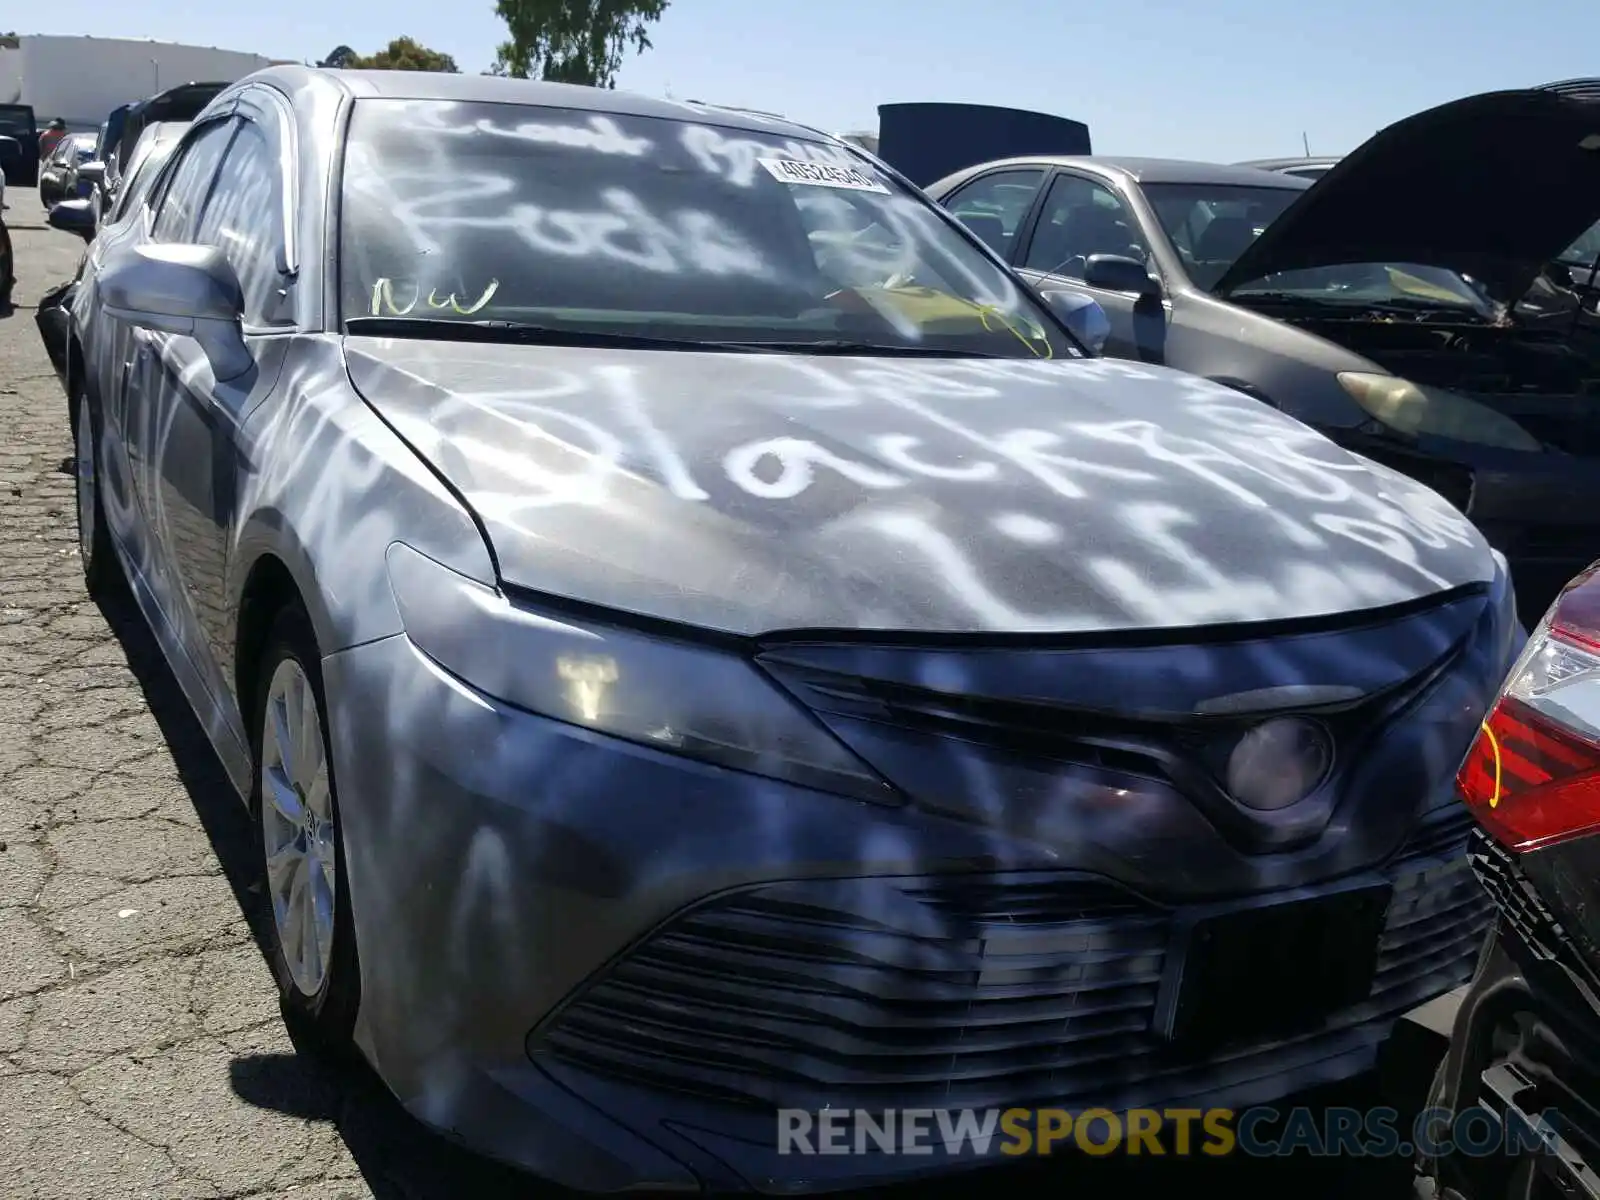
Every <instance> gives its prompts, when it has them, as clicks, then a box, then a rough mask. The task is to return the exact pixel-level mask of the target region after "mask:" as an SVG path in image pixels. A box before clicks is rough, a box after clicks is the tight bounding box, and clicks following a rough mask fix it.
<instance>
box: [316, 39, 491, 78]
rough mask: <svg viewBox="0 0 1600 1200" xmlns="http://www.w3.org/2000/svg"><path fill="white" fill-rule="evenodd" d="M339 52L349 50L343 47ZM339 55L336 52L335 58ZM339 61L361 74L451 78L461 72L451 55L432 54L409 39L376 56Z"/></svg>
mask: <svg viewBox="0 0 1600 1200" xmlns="http://www.w3.org/2000/svg"><path fill="white" fill-rule="evenodd" d="M340 49H341V50H343V49H346V47H342V46H341V47H340ZM337 54H338V52H337V51H335V55H337ZM330 57H332V56H330ZM339 57H341V58H343V61H342V62H340V63H339V64H337V65H340V66H347V67H352V68H354V69H356V70H359V71H443V72H445V73H446V74H450V75H458V74H460V73H461V68H460V67H458V66H456V60H455V59H453V58H451V57H450V56H449V55H448V54H443V53H441V52H440V51H438V50H430V49H428V47H426V46H424V45H422V44H421V43H420V42H418V41H417V40H416V39H415V38H408V37H397V38H395V39H394V41H392V42H390V43H389V44H388V45H387V46H385V47H384V48H383V49H382V50H379V51H378V52H377V53H376V54H352V55H349V56H348V57H345V56H342V55H341V56H339ZM329 65H330V66H331V65H334V64H332V63H330V64H329Z"/></svg>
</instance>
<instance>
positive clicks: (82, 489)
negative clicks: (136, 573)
mask: <svg viewBox="0 0 1600 1200" xmlns="http://www.w3.org/2000/svg"><path fill="white" fill-rule="evenodd" d="M74 412H75V413H76V416H75V417H74V426H75V428H74V430H73V442H74V454H73V472H72V474H73V491H74V493H75V495H76V497H77V502H78V557H79V560H80V561H81V562H82V564H83V583H84V586H85V587H86V588H88V590H89V594H90V595H91V596H98V595H100V594H102V593H104V592H106V591H108V590H109V589H110V588H111V587H113V586H114V585H115V583H116V580H117V574H118V571H119V569H120V568H119V567H118V565H117V559H116V551H115V550H114V549H112V546H111V531H110V530H109V529H107V528H106V510H105V505H104V504H103V503H102V502H101V500H100V462H99V458H100V426H99V420H98V418H96V417H95V415H94V406H93V405H92V404H90V403H89V393H88V392H87V391H85V390H84V389H82V388H81V387H80V389H79V391H78V399H77V401H76V403H75V405H74Z"/></svg>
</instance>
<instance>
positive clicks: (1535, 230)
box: [1213, 88, 1600, 304]
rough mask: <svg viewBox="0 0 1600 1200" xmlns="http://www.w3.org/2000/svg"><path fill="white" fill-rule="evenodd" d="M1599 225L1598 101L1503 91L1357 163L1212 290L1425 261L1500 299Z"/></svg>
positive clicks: (1445, 112)
mask: <svg viewBox="0 0 1600 1200" xmlns="http://www.w3.org/2000/svg"><path fill="white" fill-rule="evenodd" d="M1596 220H1600V103H1595V102H1593V101H1590V100H1586V99H1580V98H1578V97H1577V96H1574V95H1572V94H1569V93H1566V92H1563V91H1560V90H1551V89H1542V88H1536V89H1528V90H1522V91H1508V92H1491V93H1488V94H1485V95H1481V96H1469V97H1468V98H1466V99H1465V100H1456V101H1454V102H1452V103H1450V104H1445V105H1441V106H1440V107H1438V108H1433V109H1429V110H1428V111H1427V112H1423V113H1418V114H1417V115H1416V116H1413V117H1408V118H1407V119H1406V120H1404V121H1400V122H1398V123H1397V124H1394V125H1391V126H1389V127H1388V128H1387V129H1384V130H1383V131H1381V132H1380V133H1378V134H1377V135H1375V136H1374V137H1373V138H1371V139H1370V140H1369V141H1367V142H1366V143H1365V144H1364V145H1362V146H1360V147H1359V148H1357V149H1356V150H1355V151H1353V152H1352V153H1350V154H1348V155H1346V156H1345V157H1344V158H1343V159H1342V160H1341V161H1340V162H1339V163H1338V165H1336V166H1335V167H1334V168H1333V169H1332V170H1331V171H1329V172H1328V173H1327V174H1326V175H1324V176H1323V177H1322V178H1321V179H1319V180H1318V181H1317V183H1316V186H1315V187H1313V188H1310V189H1308V190H1307V191H1306V192H1305V193H1303V194H1302V195H1301V197H1300V198H1299V199H1298V200H1296V201H1295V202H1294V203H1293V204H1292V205H1290V206H1289V208H1288V209H1286V210H1285V211H1284V213H1283V214H1282V215H1281V216H1280V217H1279V218H1278V219H1277V220H1276V221H1274V222H1272V224H1271V225H1269V226H1268V227H1267V228H1266V230H1264V231H1263V232H1262V234H1261V236H1260V237H1258V238H1257V239H1256V240H1255V242H1254V243H1253V244H1252V245H1251V246H1250V247H1249V249H1247V250H1246V251H1245V252H1244V254H1242V255H1241V256H1240V257H1239V259H1238V261H1237V262H1235V263H1234V264H1233V266H1232V267H1231V268H1229V270H1228V271H1227V273H1226V274H1224V275H1223V277H1222V279H1221V280H1219V281H1218V283H1217V284H1216V286H1215V287H1214V288H1213V291H1215V292H1216V294H1217V295H1222V296H1225V295H1227V294H1228V293H1229V292H1230V291H1231V290H1232V289H1234V288H1236V287H1239V286H1241V285H1243V284H1246V283H1250V282H1253V281H1255V280H1259V279H1261V278H1262V277H1263V276H1266V275H1270V274H1273V273H1275V272H1278V271H1292V270H1301V269H1304V268H1308V267H1324V266H1335V265H1339V264H1344V263H1359V262H1368V263H1370V262H1390V263H1396V262H1398V263H1416V264H1419V265H1422V266H1432V267H1443V268H1447V269H1449V270H1454V271H1458V272H1460V273H1461V274H1464V275H1470V276H1472V277H1473V278H1474V279H1476V280H1477V281H1478V282H1479V283H1480V284H1482V285H1483V287H1484V288H1485V290H1486V291H1488V292H1489V294H1490V295H1491V296H1493V297H1494V298H1495V299H1496V300H1498V301H1500V302H1501V303H1502V304H1513V303H1515V302H1516V301H1517V300H1518V299H1520V298H1521V297H1522V295H1523V293H1524V292H1526V291H1527V290H1528V287H1529V286H1530V285H1531V284H1532V283H1533V280H1534V278H1535V277H1536V276H1537V275H1538V274H1539V272H1540V271H1541V270H1542V269H1543V268H1544V266H1545V264H1547V263H1549V262H1551V261H1552V260H1553V259H1555V258H1556V257H1557V256H1558V255H1559V254H1560V253H1561V252H1562V251H1563V250H1565V249H1566V248H1567V247H1568V246H1570V245H1571V244H1572V243H1573V242H1574V241H1575V240H1576V239H1577V238H1578V237H1579V235H1581V234H1582V233H1583V232H1584V230H1585V229H1587V228H1588V227H1589V226H1590V225H1592V224H1594V222H1595V221H1596Z"/></svg>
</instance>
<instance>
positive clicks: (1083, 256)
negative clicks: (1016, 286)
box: [1028, 204, 1144, 274]
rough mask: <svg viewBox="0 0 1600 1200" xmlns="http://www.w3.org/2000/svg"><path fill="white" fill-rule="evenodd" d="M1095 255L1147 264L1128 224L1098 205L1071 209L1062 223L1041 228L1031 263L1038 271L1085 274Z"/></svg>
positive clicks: (1031, 255) (1032, 252)
mask: <svg viewBox="0 0 1600 1200" xmlns="http://www.w3.org/2000/svg"><path fill="white" fill-rule="evenodd" d="M1091 254H1118V255H1122V256H1123V257H1126V258H1134V259H1137V260H1138V261H1140V262H1142V261H1144V249H1143V247H1141V246H1140V245H1139V243H1138V240H1137V239H1136V238H1135V237H1134V236H1133V231H1132V230H1131V229H1129V228H1128V224H1127V222H1125V221H1123V220H1121V219H1119V218H1118V217H1117V215H1116V214H1115V213H1114V212H1111V211H1109V210H1108V209H1106V208H1103V207H1101V206H1100V205H1098V204H1080V205H1078V206H1077V207H1075V208H1070V209H1068V210H1067V211H1066V213H1064V214H1063V215H1062V218H1061V220H1060V221H1058V222H1051V223H1049V224H1045V225H1041V226H1039V230H1038V232H1037V233H1035V234H1034V235H1033V247H1032V249H1031V250H1029V252H1028V261H1029V264H1030V265H1032V266H1033V267H1034V268H1035V269H1036V270H1041V271H1049V272H1052V273H1054V272H1059V271H1064V270H1066V269H1067V268H1069V267H1070V268H1071V270H1070V271H1067V272H1066V273H1068V274H1075V273H1079V272H1081V271H1082V270H1083V267H1084V264H1085V263H1086V262H1087V260H1088V258H1089V256H1090V255H1091Z"/></svg>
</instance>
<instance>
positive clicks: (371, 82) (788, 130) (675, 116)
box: [240, 64, 843, 144]
mask: <svg viewBox="0 0 1600 1200" xmlns="http://www.w3.org/2000/svg"><path fill="white" fill-rule="evenodd" d="M312 79H323V80H331V81H332V82H333V83H334V84H335V85H337V86H338V87H339V88H340V89H342V90H343V91H344V92H346V93H347V94H348V95H350V96H351V97H352V98H354V99H356V100H358V101H359V100H362V99H385V100H439V101H444V102H446V103H458V104H459V103H480V104H525V105H533V106H539V107H546V108H575V109H582V110H584V111H587V112H594V113H610V114H615V115H617V116H633V117H660V118H663V119H665V120H669V121H688V122H694V123H697V124H711V125H719V126H722V127H724V128H729V129H738V130H741V131H745V132H749V133H760V134H764V135H766V136H767V137H769V138H770V137H780V138H796V139H801V140H805V141H812V142H830V143H831V142H836V141H838V139H836V138H834V137H833V136H832V135H830V134H827V133H824V132H822V131H820V130H817V129H813V128H811V127H809V126H806V125H801V124H800V123H798V122H796V121H790V120H787V119H786V118H784V117H779V116H773V115H769V114H766V113H758V112H754V111H751V110H749V109H740V108H734V107H730V106H723V105H716V104H706V103H702V102H700V101H695V100H666V99H658V98H656V97H653V96H641V95H637V94H635V93H632V92H619V91H614V90H612V89H610V88H595V87H585V86H583V85H581V84H575V83H545V82H543V81H541V80H533V79H509V78H505V77H503V76H498V75H465V74H462V75H449V74H445V73H443V72H438V71H344V70H336V69H333V68H330V67H302V66H295V65H292V64H286V65H283V66H277V67H267V68H265V69H264V70H261V71H257V72H256V73H255V74H253V75H248V76H246V77H245V79H244V80H241V81H240V82H241V83H244V82H246V81H249V80H261V81H263V82H272V83H276V84H277V85H278V86H279V87H280V88H282V89H284V90H285V91H288V92H290V93H291V94H293V92H294V91H295V90H296V89H297V88H298V87H300V86H302V85H304V84H305V83H307V82H310V80H312ZM840 144H843V143H840Z"/></svg>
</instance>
